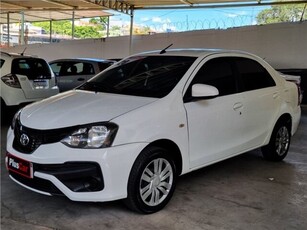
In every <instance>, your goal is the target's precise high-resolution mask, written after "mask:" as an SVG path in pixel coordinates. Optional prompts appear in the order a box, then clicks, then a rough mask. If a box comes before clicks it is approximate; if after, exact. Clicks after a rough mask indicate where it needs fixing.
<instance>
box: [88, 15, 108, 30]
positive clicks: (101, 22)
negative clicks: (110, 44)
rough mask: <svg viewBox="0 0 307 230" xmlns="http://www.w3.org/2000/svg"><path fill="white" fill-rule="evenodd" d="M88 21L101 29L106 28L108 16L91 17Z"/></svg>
mask: <svg viewBox="0 0 307 230" xmlns="http://www.w3.org/2000/svg"><path fill="white" fill-rule="evenodd" d="M90 23H92V24H94V25H97V26H99V27H100V28H101V30H106V28H107V25H108V17H96V18H91V19H90Z"/></svg>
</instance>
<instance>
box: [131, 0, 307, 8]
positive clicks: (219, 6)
mask: <svg viewBox="0 0 307 230" xmlns="http://www.w3.org/2000/svg"><path fill="white" fill-rule="evenodd" d="M291 4H307V0H302V1H300V0H297V1H291V0H286V1H279V2H276V1H273V2H261V1H258V2H255V3H252V2H251V3H221V4H216V3H213V4H209V3H208V4H193V5H189V6H187V5H181V6H165V7H163V6H151V7H135V8H134V10H168V9H171V10H177V9H178V10H179V9H210V8H212V9H214V8H227V7H249V6H273V5H291Z"/></svg>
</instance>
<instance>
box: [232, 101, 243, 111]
mask: <svg viewBox="0 0 307 230" xmlns="http://www.w3.org/2000/svg"><path fill="white" fill-rule="evenodd" d="M242 107H243V104H242V103H241V102H237V103H235V104H234V105H233V110H234V111H237V110H239V109H241V108H242Z"/></svg>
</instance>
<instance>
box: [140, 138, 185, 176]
mask: <svg viewBox="0 0 307 230" xmlns="http://www.w3.org/2000/svg"><path fill="white" fill-rule="evenodd" d="M151 146H155V147H160V148H164V149H166V150H168V153H169V154H170V155H171V156H172V157H173V159H174V161H175V164H176V167H177V170H176V171H177V175H180V174H181V173H182V164H183V162H182V155H181V151H180V149H179V147H178V145H177V144H176V143H175V142H173V141H171V140H168V139H160V140H155V141H153V142H151V143H150V144H149V145H147V146H146V148H148V147H151Z"/></svg>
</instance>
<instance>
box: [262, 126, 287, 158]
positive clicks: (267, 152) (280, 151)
mask: <svg viewBox="0 0 307 230" xmlns="http://www.w3.org/2000/svg"><path fill="white" fill-rule="evenodd" d="M290 127H291V126H290V121H285V120H281V121H279V122H277V124H276V125H275V127H274V130H273V133H272V136H271V139H270V142H269V144H268V145H267V146H264V147H262V149H261V150H262V154H263V157H264V158H265V159H267V160H270V161H281V160H283V159H284V158H285V157H286V156H287V154H288V150H289V147H290V141H291V131H290V130H291V128H290Z"/></svg>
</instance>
